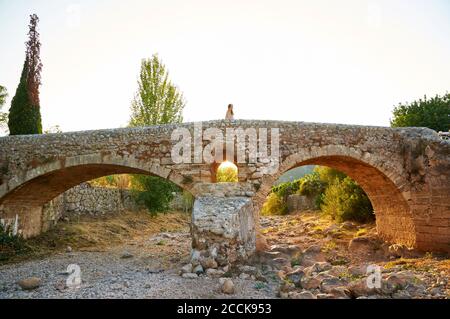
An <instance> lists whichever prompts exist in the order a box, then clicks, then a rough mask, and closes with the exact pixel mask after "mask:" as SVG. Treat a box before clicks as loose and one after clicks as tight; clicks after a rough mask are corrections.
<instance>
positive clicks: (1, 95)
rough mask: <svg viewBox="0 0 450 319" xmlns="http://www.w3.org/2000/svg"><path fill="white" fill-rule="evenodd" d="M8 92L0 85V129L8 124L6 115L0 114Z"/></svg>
mask: <svg viewBox="0 0 450 319" xmlns="http://www.w3.org/2000/svg"><path fill="white" fill-rule="evenodd" d="M7 97H8V92H7V91H6V88H5V87H4V86H1V85H0V129H2V130H3V129H4V128H5V127H6V125H7V123H8V113H5V112H1V110H2V107H3V105H5V103H6V98H7Z"/></svg>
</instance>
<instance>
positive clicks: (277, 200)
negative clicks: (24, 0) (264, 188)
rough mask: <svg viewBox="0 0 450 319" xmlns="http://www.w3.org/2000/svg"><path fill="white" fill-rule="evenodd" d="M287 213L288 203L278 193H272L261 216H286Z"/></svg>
mask: <svg viewBox="0 0 450 319" xmlns="http://www.w3.org/2000/svg"><path fill="white" fill-rule="evenodd" d="M286 213H287V205H286V202H285V201H284V200H283V198H282V197H280V196H279V195H278V194H277V193H274V192H272V193H270V194H269V196H267V200H266V202H265V203H264V205H263V207H262V210H261V214H263V215H284V214H286Z"/></svg>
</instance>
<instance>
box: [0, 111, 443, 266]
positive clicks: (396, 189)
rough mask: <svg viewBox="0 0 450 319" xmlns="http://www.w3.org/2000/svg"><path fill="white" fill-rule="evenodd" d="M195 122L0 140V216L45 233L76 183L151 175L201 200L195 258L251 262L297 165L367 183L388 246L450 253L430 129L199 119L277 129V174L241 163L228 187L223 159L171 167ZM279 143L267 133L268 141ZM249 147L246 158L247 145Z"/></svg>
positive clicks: (259, 164) (438, 143) (27, 231)
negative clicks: (286, 176) (271, 205)
mask: <svg viewBox="0 0 450 319" xmlns="http://www.w3.org/2000/svg"><path fill="white" fill-rule="evenodd" d="M195 125H196V124H195V123H184V124H179V125H161V126H151V127H142V128H121V129H110V130H96V131H85V132H72V133H62V134H45V135H25V136H8V137H2V138H0V218H3V219H6V218H14V217H15V216H16V215H17V216H18V218H19V221H20V225H21V228H22V229H23V235H24V236H25V237H27V236H33V235H35V234H37V233H39V232H40V230H41V223H42V221H41V219H42V216H41V215H42V206H43V205H44V204H46V203H47V202H49V201H50V200H52V199H53V198H55V197H56V196H57V195H59V194H61V193H62V192H64V191H66V190H68V189H70V188H71V187H74V186H75V185H78V184H80V183H81V182H84V181H87V180H91V179H94V178H97V177H101V176H105V175H111V174H122V173H131V174H151V175H156V176H160V177H163V178H165V179H168V180H170V181H172V182H174V183H175V184H177V185H179V186H180V187H182V188H183V189H185V190H188V191H190V192H191V193H192V194H193V195H194V196H195V197H196V202H195V205H194V212H193V216H192V227H191V228H192V233H193V248H194V255H195V253H196V251H199V252H202V251H207V254H212V255H214V256H217V255H218V254H219V255H220V254H222V255H223V256H225V258H228V257H229V255H230V254H237V255H238V256H237V257H236V256H235V257H236V258H239V256H241V257H245V256H248V255H250V254H251V253H252V252H253V251H254V249H255V240H256V239H255V238H256V234H257V232H258V231H257V230H258V212H259V209H260V208H261V205H262V203H263V202H264V199H265V198H266V196H267V195H268V193H269V191H270V188H271V187H272V185H273V184H274V182H275V181H276V180H277V178H278V177H279V176H280V175H281V174H283V173H284V172H286V171H288V170H290V169H292V168H295V167H297V166H301V165H311V164H317V165H324V166H329V167H333V168H336V169H338V170H340V171H342V172H344V173H346V174H347V175H349V176H350V177H352V178H353V179H354V180H356V181H357V182H358V183H359V184H360V185H361V186H362V188H363V189H364V190H365V192H366V193H367V194H368V196H369V198H370V200H371V202H372V205H373V207H374V210H375V214H376V223H377V230H378V233H379V235H380V236H381V237H382V238H383V239H385V240H386V241H388V242H396V243H402V244H405V245H407V246H411V247H415V248H418V249H420V250H426V251H428V250H433V251H444V252H449V251H450V143H449V142H448V141H444V140H442V139H440V138H439V136H438V134H437V133H436V132H434V131H432V130H430V129H426V128H396V129H394V128H387V127H368V126H354V125H338V124H317V123H304V122H281V121H254V120H236V121H208V122H202V123H201V125H202V127H203V130H202V131H201V133H203V132H205V131H204V130H205V129H207V128H218V129H220V130H221V131H222V132H223V133H224V135H225V132H226V130H230V129H237V128H242V129H244V130H245V129H248V128H255V129H257V130H258V132H260V133H261V132H264V130H265V129H268V130H269V131H270V130H271V129H272V128H278V129H279V157H278V158H279V163H280V164H279V169H278V170H276V171H271V170H270V169H268V168H270V167H269V166H270V165H273V163H272V162H271V161H267V160H257V161H256V162H254V163H251V162H249V161H248V160H247V161H246V162H244V163H239V162H238V163H237V166H238V172H239V175H238V176H239V182H238V183H231V184H230V183H224V184H222V183H215V176H216V175H215V172H216V169H217V166H218V163H212V164H211V163H208V162H206V161H204V160H200V161H198V160H197V161H196V160H195V159H193V158H190V159H191V163H186V162H184V163H174V162H173V161H172V157H171V150H172V149H173V146H174V145H175V144H176V143H177V142H178V141H173V140H172V132H173V130H174V129H186V130H185V131H188V132H190V133H191V134H192V136H194V139H195ZM197 126H198V124H197ZM260 129H262V130H260ZM197 138H198V132H197ZM200 138H201V136H200ZM258 141H259V143H261V137H260V136H259V137H258ZM273 141H274V138H272V136H269V139H268V141H267V143H268V144H271V143H272V142H273ZM200 143H201V145H202V146H206V145H207V144H208V143H209V142H208V141H207V140H204V139H203V140H200ZM190 147H191V145H189V148H190ZM194 147H195V146H194ZM245 147H246V149H245V151H246V153H247V154H248V153H249V144H245ZM224 151H225V150H224ZM233 156H234V157H233V158H232V159H231V160H233V161H234V162H237V161H236V155H233ZM235 257H233V258H235Z"/></svg>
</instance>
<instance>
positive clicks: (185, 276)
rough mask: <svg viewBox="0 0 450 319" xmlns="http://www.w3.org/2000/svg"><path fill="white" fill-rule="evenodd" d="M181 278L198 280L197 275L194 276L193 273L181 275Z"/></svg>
mask: <svg viewBox="0 0 450 319" xmlns="http://www.w3.org/2000/svg"><path fill="white" fill-rule="evenodd" d="M181 277H183V278H186V279H196V278H198V275H197V274H194V273H192V272H187V273H184V274H182V275H181Z"/></svg>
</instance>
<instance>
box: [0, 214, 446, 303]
mask: <svg viewBox="0 0 450 319" xmlns="http://www.w3.org/2000/svg"><path fill="white" fill-rule="evenodd" d="M163 217H164V216H163ZM177 218H178V219H179V218H181V217H180V216H177ZM183 218H186V220H185V223H181V224H182V226H180V227H165V226H164V225H163V224H160V225H159V226H158V227H153V228H151V231H147V232H146V231H141V232H140V233H139V235H138V234H133V236H131V235H129V237H128V239H126V240H122V243H121V244H114V245H99V244H98V243H96V244H94V245H91V246H90V247H84V248H82V247H75V248H68V249H67V248H66V249H65V250H64V251H57V252H55V253H54V254H51V255H50V256H46V257H39V258H38V259H34V260H29V261H21V262H16V263H13V264H7V265H3V266H0V298H278V297H281V298H292V299H312V298H313V299H316V298H317V299H320V298H448V297H449V293H450V288H449V282H448V281H449V276H450V260H449V259H448V258H446V257H444V256H435V255H431V254H425V255H422V254H418V253H416V252H413V251H410V250H408V249H406V248H405V247H402V246H398V245H394V246H388V245H386V244H384V243H382V242H381V241H379V240H378V238H377V236H376V232H375V229H374V225H372V224H366V225H358V224H354V223H349V222H346V223H344V224H340V225H336V224H334V223H333V222H332V221H331V220H329V219H327V218H324V217H320V215H319V214H317V213H313V212H310V213H301V214H294V215H288V216H271V217H263V218H262V227H263V229H262V231H263V233H264V234H265V237H266V238H267V244H268V245H267V250H266V251H264V252H260V253H258V254H257V256H255V258H254V260H252V261H251V262H249V263H248V264H246V265H236V266H234V267H230V266H225V267H219V266H218V265H217V263H215V262H214V260H211V259H202V260H198V261H197V262H194V263H193V264H192V263H190V262H189V261H190V235H189V228H188V224H187V217H183ZM178 219H177V220H178ZM135 222H136V221H134V223H135ZM99 229H100V228H96V231H97V232H100V230H99ZM158 230H159V231H158ZM161 230H163V231H162V232H161ZM60 235H61V234H60ZM99 236H100V235H99ZM100 237H101V236H100ZM69 264H77V265H79V267H80V269H81V278H82V282H81V286H80V287H79V288H69V287H67V284H66V280H67V278H68V274H67V272H66V270H67V267H68V265H69ZM371 265H372V266H371ZM368 266H371V267H372V268H373V267H374V266H379V267H380V268H379V269H380V271H381V272H380V274H381V277H382V279H381V286H379V287H378V288H377V287H374V288H369V287H368V285H367V278H368V275H367V268H368ZM369 275H370V274H369ZM376 276H377V275H374V276H372V277H371V278H374V281H373V283H374V284H375V285H376ZM21 280H22V281H21Z"/></svg>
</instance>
